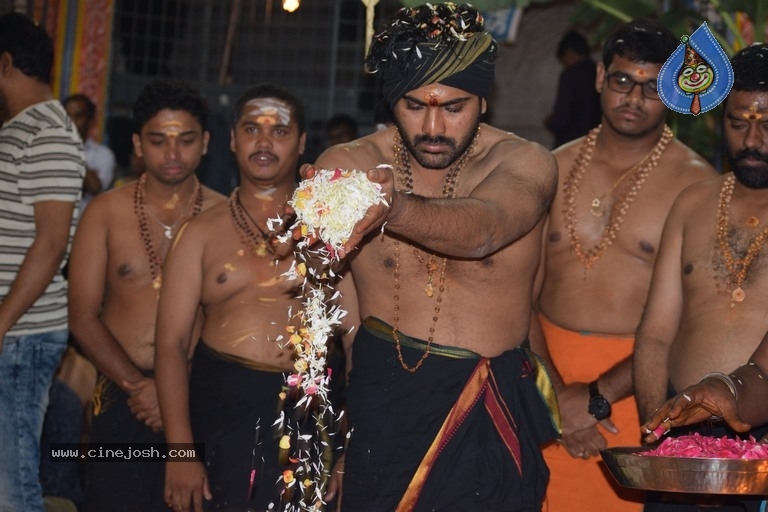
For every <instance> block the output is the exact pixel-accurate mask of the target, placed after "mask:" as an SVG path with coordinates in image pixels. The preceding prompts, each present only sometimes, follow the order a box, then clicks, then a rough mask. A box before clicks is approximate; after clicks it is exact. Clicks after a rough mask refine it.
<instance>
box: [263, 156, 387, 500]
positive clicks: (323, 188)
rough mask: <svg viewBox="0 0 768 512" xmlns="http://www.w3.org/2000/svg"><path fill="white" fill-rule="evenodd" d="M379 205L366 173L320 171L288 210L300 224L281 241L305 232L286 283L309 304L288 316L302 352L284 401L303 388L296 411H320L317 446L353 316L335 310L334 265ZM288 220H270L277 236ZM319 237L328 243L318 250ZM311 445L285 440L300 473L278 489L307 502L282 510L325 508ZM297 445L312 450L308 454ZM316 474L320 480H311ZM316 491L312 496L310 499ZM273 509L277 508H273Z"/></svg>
mask: <svg viewBox="0 0 768 512" xmlns="http://www.w3.org/2000/svg"><path fill="white" fill-rule="evenodd" d="M380 203H384V204H386V201H385V199H384V194H383V193H382V192H381V187H380V185H378V184H376V183H373V182H371V181H370V180H368V178H367V177H366V175H365V172H363V171H358V170H344V169H317V170H316V173H315V175H314V176H313V177H312V178H311V179H307V180H304V181H303V182H302V183H301V184H300V185H299V186H298V187H297V189H296V190H295V191H294V194H293V198H292V200H291V201H289V205H290V206H291V207H292V208H293V210H294V211H295V213H296V220H295V222H294V224H293V225H292V226H289V228H288V229H287V230H285V234H284V235H282V236H281V237H279V239H278V240H279V241H280V242H288V241H289V239H290V237H291V236H292V232H294V231H296V230H300V232H301V235H302V238H301V239H300V240H299V241H298V243H297V245H296V253H295V256H296V258H295V261H294V262H293V264H292V265H291V268H290V269H289V270H288V271H287V272H286V273H285V277H286V278H288V279H291V280H296V279H300V280H302V281H303V283H302V286H301V290H302V296H303V299H304V300H303V303H302V309H301V311H299V312H296V313H293V312H289V317H290V318H289V324H291V325H289V326H288V327H286V331H287V334H288V339H287V342H284V341H283V339H281V340H278V341H281V342H284V343H286V345H287V346H290V347H291V348H293V350H294V351H295V362H294V373H291V374H290V375H288V377H287V378H286V389H284V390H283V391H282V393H281V398H282V399H285V397H286V393H287V392H288V391H289V390H297V391H298V400H297V402H296V407H297V408H299V407H303V408H306V409H309V408H310V406H312V407H313V408H316V410H315V411H314V412H313V415H314V417H315V418H316V421H317V425H316V426H317V433H318V437H317V439H316V440H315V443H323V442H325V441H322V439H324V438H327V437H328V432H327V431H326V430H327V428H328V422H327V418H328V416H329V413H330V416H331V417H332V416H333V411H332V409H331V404H330V403H329V401H328V390H329V385H330V380H331V377H332V376H331V375H330V371H329V370H328V369H327V355H328V344H329V342H330V340H331V338H332V336H333V335H334V333H335V331H336V329H337V328H338V327H339V326H340V325H341V322H342V319H343V318H344V316H345V315H346V311H344V310H343V309H341V308H340V307H339V306H338V305H337V304H336V302H337V299H338V298H339V294H338V292H335V291H334V290H333V287H332V281H333V280H334V279H335V277H336V276H335V275H334V273H333V270H332V268H331V267H332V265H333V264H334V262H336V261H338V260H339V251H340V250H341V248H342V247H343V246H344V244H345V243H346V242H347V241H348V240H349V237H350V236H351V234H352V230H353V228H354V226H355V224H357V222H359V221H360V220H361V219H362V218H363V216H364V215H365V213H366V211H368V209H369V208H370V207H372V206H374V205H377V204H380ZM282 222H283V221H282V219H270V221H269V222H268V227H269V229H270V230H275V231H277V229H276V228H278V227H279V226H280V225H281V224H282ZM318 238H319V240H320V241H321V242H322V243H318V244H315V243H314V242H315V241H316V240H317V239H318ZM310 260H312V261H315V262H317V261H320V262H321V264H320V266H319V267H318V266H317V265H310V264H309V262H310ZM329 292H331V293H332V295H331V296H330V297H328V296H327V293H329ZM296 320H298V322H296ZM294 325H298V326H299V327H294ZM323 418H325V419H323ZM275 424H276V425H278V426H279V427H281V428H285V427H288V428H289V429H290V425H288V422H286V413H285V411H283V412H281V415H280V418H278V420H277V422H276V423H275ZM292 439H293V440H294V443H295V445H294V446H290V443H291V440H292ZM307 441H308V439H307V436H301V435H298V436H297V435H294V436H290V435H284V436H283V437H282V438H281V440H280V443H281V446H280V448H281V451H283V450H290V453H291V456H290V457H291V462H292V463H293V464H294V466H295V467H296V469H295V470H286V471H285V472H284V473H283V475H282V477H281V478H280V480H279V481H278V485H279V486H281V487H282V488H283V489H285V490H286V491H290V492H288V494H289V495H291V496H292V495H293V494H294V492H293V489H292V488H293V487H295V486H296V485H297V484H298V486H299V490H300V491H301V496H302V498H301V499H298V500H296V499H292V498H291V499H282V500H281V502H280V504H279V505H277V506H279V507H280V510H284V511H290V512H293V511H299V510H302V511H303V510H307V511H314V510H320V507H321V506H322V504H323V501H322V497H323V489H322V485H321V482H322V479H323V474H324V473H325V472H326V471H325V468H324V467H323V461H322V460H316V459H318V458H319V457H317V456H316V455H313V454H319V453H322V447H315V448H314V449H306V443H307ZM296 445H305V449H302V448H301V447H299V446H296ZM309 475H314V477H313V478H307V477H308V476H309ZM310 493H311V494H313V496H309V495H307V494H310ZM270 510H277V508H275V507H273V506H270Z"/></svg>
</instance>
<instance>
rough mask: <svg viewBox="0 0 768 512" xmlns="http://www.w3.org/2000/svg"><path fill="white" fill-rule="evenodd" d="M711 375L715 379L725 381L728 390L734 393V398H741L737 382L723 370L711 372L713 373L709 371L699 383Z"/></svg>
mask: <svg viewBox="0 0 768 512" xmlns="http://www.w3.org/2000/svg"><path fill="white" fill-rule="evenodd" d="M710 377H711V378H713V379H718V380H720V381H722V382H725V385H726V386H728V390H729V391H730V392H731V394H732V395H733V398H735V399H736V400H738V399H739V391H738V390H737V389H736V383H735V382H733V379H732V378H731V377H730V376H729V375H726V374H724V373H722V372H711V373H708V374H706V375H705V376H703V377H702V378H701V379H700V380H699V383H701V382H702V381H704V380H706V379H708V378H710Z"/></svg>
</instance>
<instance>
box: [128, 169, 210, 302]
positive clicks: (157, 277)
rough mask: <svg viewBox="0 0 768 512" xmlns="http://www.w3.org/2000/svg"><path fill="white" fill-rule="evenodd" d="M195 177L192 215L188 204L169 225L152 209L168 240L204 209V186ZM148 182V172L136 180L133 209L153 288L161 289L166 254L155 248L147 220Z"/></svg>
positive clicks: (164, 236) (191, 197)
mask: <svg viewBox="0 0 768 512" xmlns="http://www.w3.org/2000/svg"><path fill="white" fill-rule="evenodd" d="M193 179H194V181H195V189H194V191H193V192H192V195H191V196H190V198H189V200H190V201H194V206H193V207H192V212H191V214H190V215H187V214H186V212H187V210H188V209H189V205H187V207H186V208H184V209H183V210H182V212H181V215H180V216H179V218H178V219H177V220H176V222H174V223H173V224H172V225H170V226H168V225H167V224H165V223H163V222H162V221H161V220H160V219H159V218H158V217H157V215H155V214H154V212H151V211H150V213H151V214H152V216H153V217H154V218H155V220H156V221H157V222H158V223H160V226H162V228H163V238H164V239H165V240H166V242H167V241H168V240H172V239H173V230H174V228H175V227H176V226H177V225H179V224H180V223H183V222H184V221H186V220H188V219H190V218H192V217H194V216H196V215H197V214H198V213H200V211H201V210H202V209H203V188H202V187H201V186H200V181H199V180H198V179H197V176H195V177H193ZM146 182H147V173H142V174H141V176H140V177H139V179H138V180H136V186H135V188H134V190H133V211H134V213H135V214H136V218H137V219H138V222H139V235H140V236H141V240H142V242H143V243H144V252H146V254H147V259H148V260H149V273H150V275H151V276H152V288H153V289H154V290H157V291H159V290H160V288H162V286H163V276H162V272H163V258H164V257H165V254H164V251H163V254H162V255H161V254H160V252H159V251H157V250H156V249H155V244H154V242H153V241H152V231H151V230H150V228H149V222H148V221H147V210H148V206H147V200H146V193H145V190H144V187H145V184H146Z"/></svg>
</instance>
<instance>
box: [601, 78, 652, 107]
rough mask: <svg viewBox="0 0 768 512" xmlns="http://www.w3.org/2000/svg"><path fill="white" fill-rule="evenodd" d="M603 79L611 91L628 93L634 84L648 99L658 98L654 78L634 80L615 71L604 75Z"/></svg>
mask: <svg viewBox="0 0 768 512" xmlns="http://www.w3.org/2000/svg"><path fill="white" fill-rule="evenodd" d="M605 81H606V82H607V83H608V88H609V89H610V90H612V91H616V92H620V93H622V94H629V93H630V92H632V89H634V88H635V86H636V85H639V86H640V90H641V91H642V92H643V96H645V97H646V98H648V99H649V100H658V99H659V87H658V84H657V83H656V79H655V78H654V79H653V80H646V81H645V82H635V81H634V80H632V79H631V78H630V77H629V76H627V75H625V74H624V73H618V72H617V73H611V74H610V75H606V77H605Z"/></svg>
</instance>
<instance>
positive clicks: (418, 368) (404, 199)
mask: <svg viewBox="0 0 768 512" xmlns="http://www.w3.org/2000/svg"><path fill="white" fill-rule="evenodd" d="M482 21H483V19H482V17H481V16H480V15H479V14H478V12H477V11H476V10H475V9H474V8H472V7H471V6H468V5H458V6H457V5H453V4H434V5H425V6H420V7H414V8H403V9H401V10H400V11H398V13H397V14H396V15H395V17H394V18H393V19H392V21H391V23H389V24H388V25H387V27H386V28H385V29H384V31H383V32H382V33H380V34H378V35H376V36H375V37H374V39H373V41H372V43H371V47H370V53H369V55H368V58H367V62H366V63H367V67H368V70H369V71H370V72H375V73H377V75H378V76H380V78H381V80H382V86H383V93H384V98H385V100H386V101H387V102H388V103H389V105H390V106H391V107H392V111H393V115H394V120H395V124H396V126H395V127H391V128H387V129H386V130H383V131H379V132H377V133H374V134H372V135H368V136H365V137H363V138H361V139H358V140H356V141H353V142H350V143H347V144H343V145H340V146H335V147H333V148H331V149H329V150H328V151H326V152H325V153H324V154H323V155H321V156H320V158H319V159H318V161H317V162H316V165H317V166H318V167H321V168H323V167H324V168H334V167H341V168H347V169H361V170H368V178H369V179H371V180H372V181H374V182H377V183H379V184H380V185H381V186H382V190H383V191H384V193H385V195H386V200H387V201H388V204H389V206H390V207H389V208H387V207H385V206H384V205H378V206H375V207H372V208H371V209H369V211H368V212H367V215H366V218H365V219H363V220H362V221H361V222H360V223H359V224H358V225H357V226H356V228H355V232H354V234H353V236H352V237H351V238H350V240H349V241H348V243H347V244H346V245H345V252H344V254H346V255H347V258H348V259H349V264H350V265H351V271H352V276H353V277H354V281H355V285H356V291H357V298H358V299H359V308H360V313H361V315H360V316H361V318H363V321H362V326H361V327H360V328H359V329H358V331H357V335H356V337H355V339H354V343H353V345H352V347H353V349H352V368H351V372H350V374H349V386H348V388H347V395H346V396H347V410H348V417H349V423H350V426H351V429H352V435H351V439H350V442H349V448H348V451H347V452H346V455H345V466H346V467H345V469H344V471H343V473H344V476H343V496H342V498H341V505H342V510H351V511H359V510H365V511H392V510H395V509H398V510H507V511H517V510H535V509H537V508H538V507H539V506H540V504H541V498H542V496H543V492H544V488H545V486H546V481H547V471H546V468H545V466H544V462H543V460H542V457H541V451H540V445H541V444H542V443H544V442H547V441H548V440H551V439H552V438H553V437H554V436H555V435H556V430H555V428H554V427H553V424H552V421H551V417H550V411H549V409H548V408H547V407H546V404H545V403H544V401H543V400H542V399H541V395H540V390H537V388H536V376H537V375H540V374H538V372H537V369H538V368H539V367H538V366H537V364H536V359H534V358H533V356H532V355H531V354H530V353H529V352H527V351H526V350H525V349H524V348H522V347H521V345H522V344H523V342H524V341H525V339H526V336H527V335H528V327H529V322H530V313H531V294H532V291H533V280H534V275H535V273H536V267H537V265H538V261H539V252H540V239H541V238H540V237H541V233H542V229H543V226H544V217H545V212H546V210H547V207H548V206H549V202H550V200H551V198H552V196H553V194H554V192H555V187H556V170H555V163H554V159H553V158H552V157H551V154H550V153H549V152H547V151H546V150H545V149H544V148H542V147H541V146H539V145H536V144H533V143H531V142H528V141H526V140H523V139H521V138H519V137H517V136H515V135H513V134H510V133H507V132H503V131H501V130H498V129H496V128H493V127H491V126H489V125H487V124H484V123H480V117H481V115H482V114H483V113H484V112H485V111H486V107H487V98H488V95H489V93H490V89H491V86H492V84H493V77H494V74H493V70H494V59H495V56H496V52H497V43H496V42H495V41H494V40H493V38H492V37H491V35H490V34H489V33H488V32H486V31H485V30H484V26H483V23H482ZM414 27H418V29H415V28H414ZM380 164H392V166H393V167H392V168H388V167H385V168H378V169H374V168H375V167H376V166H377V165H380ZM347 298H349V297H347ZM540 376H541V377H542V379H541V380H540V383H546V384H548V383H549V382H548V380H547V379H546V377H545V376H543V375H540ZM550 396H551V395H550ZM337 469H338V470H339V471H341V468H337ZM334 490H335V488H334ZM398 504H399V506H400V508H398Z"/></svg>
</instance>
